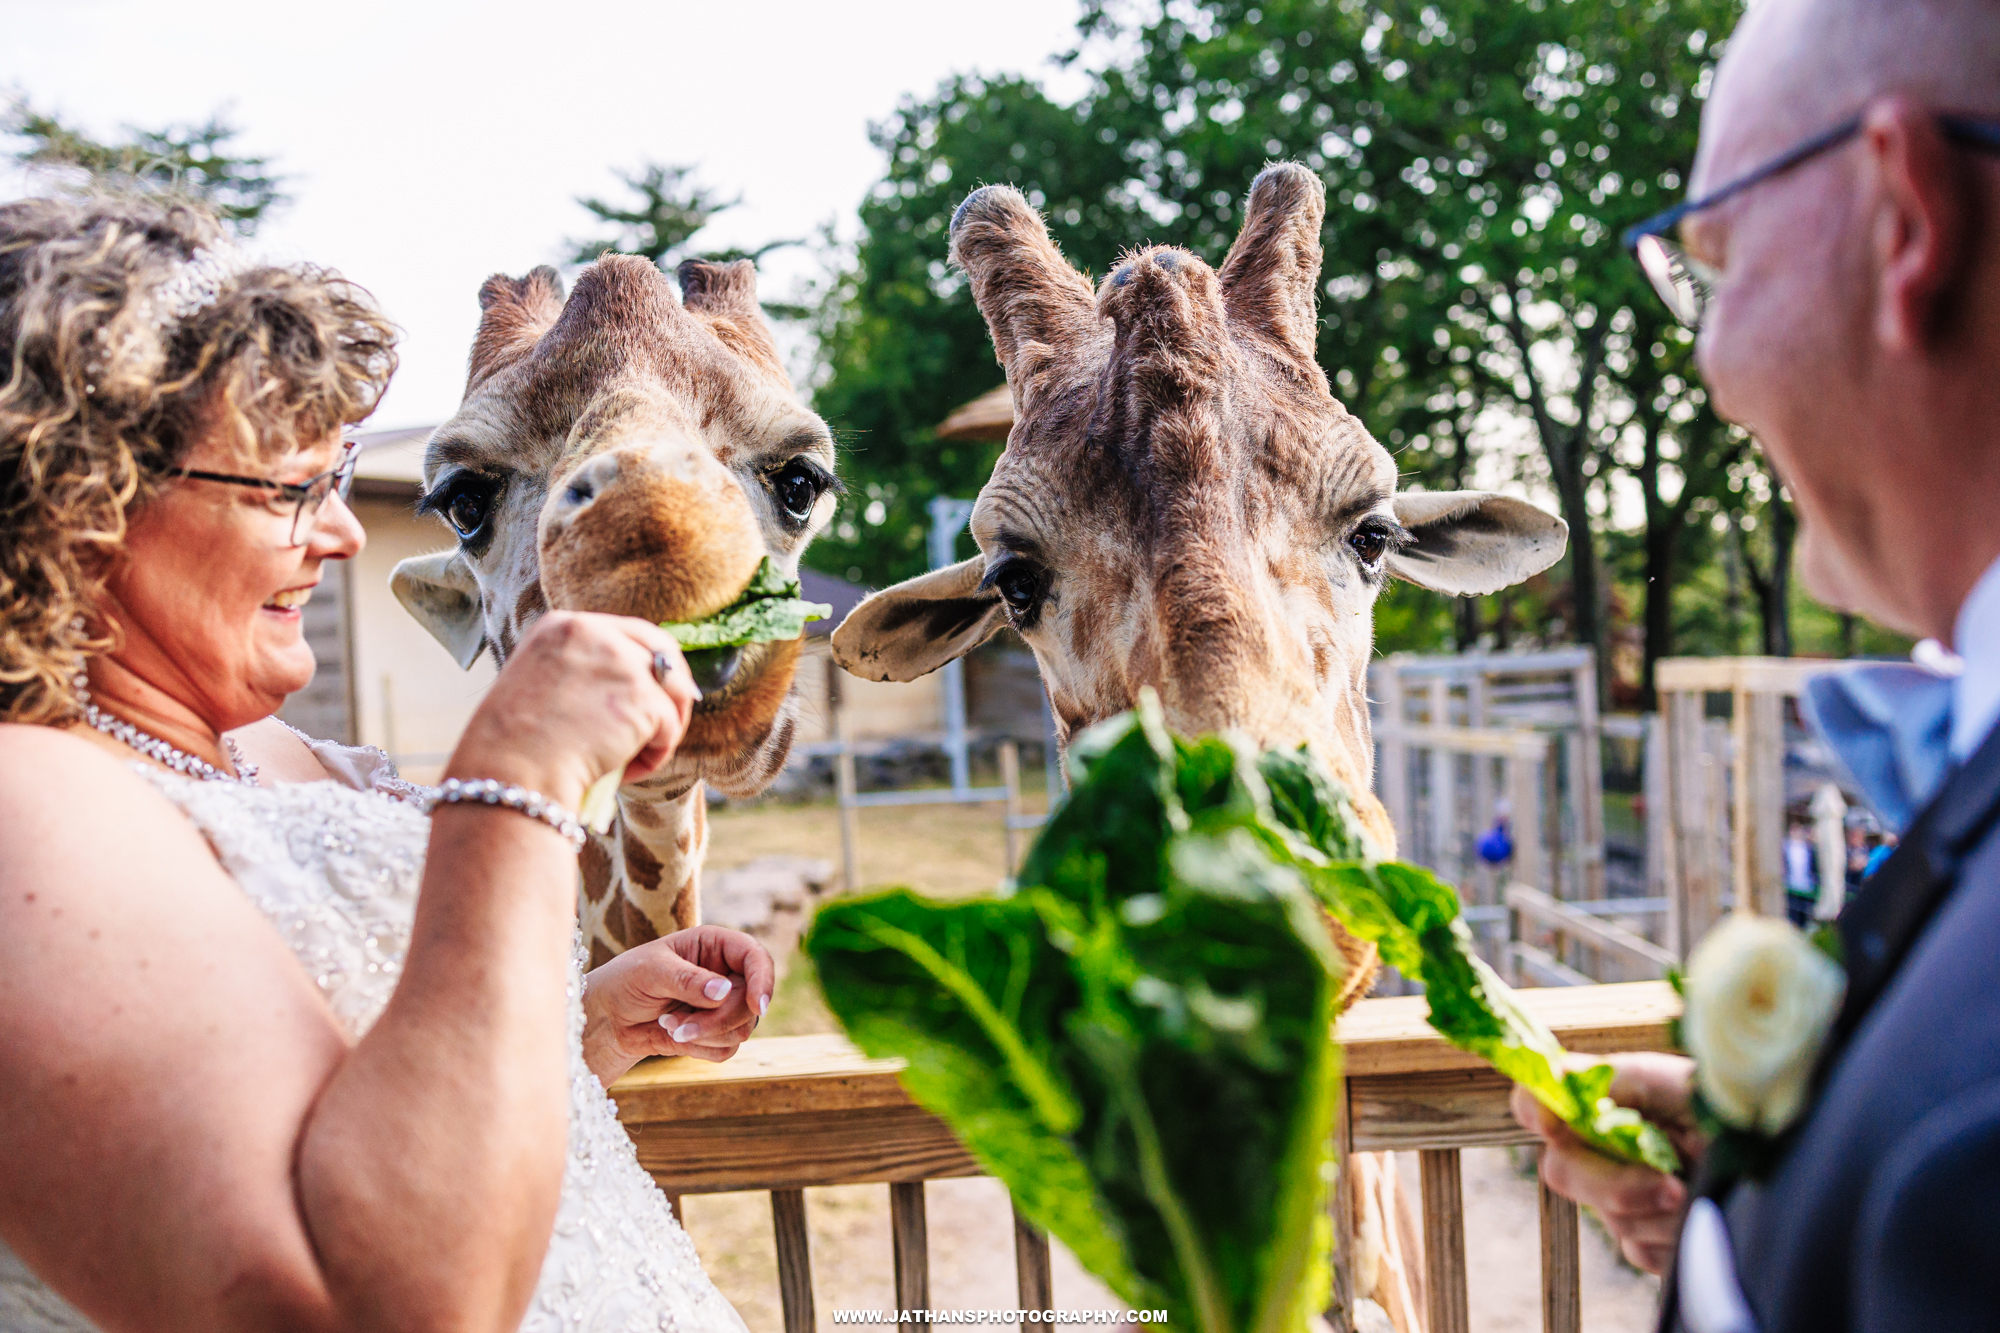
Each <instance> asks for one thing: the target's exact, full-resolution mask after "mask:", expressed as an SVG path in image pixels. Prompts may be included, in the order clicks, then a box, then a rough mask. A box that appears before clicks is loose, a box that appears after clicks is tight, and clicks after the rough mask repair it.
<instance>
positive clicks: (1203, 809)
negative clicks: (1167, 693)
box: [806, 711, 1339, 1333]
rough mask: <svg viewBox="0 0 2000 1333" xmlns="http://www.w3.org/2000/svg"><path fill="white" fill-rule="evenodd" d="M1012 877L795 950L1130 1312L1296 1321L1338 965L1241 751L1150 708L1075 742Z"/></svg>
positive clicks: (816, 934)
mask: <svg viewBox="0 0 2000 1333" xmlns="http://www.w3.org/2000/svg"><path fill="white" fill-rule="evenodd" d="M1072 757H1073V760H1074V762H1075V763H1076V764H1077V765H1078V769H1079V775H1078V780H1077V782H1076V785H1075V787H1074V789H1073V791H1072V794H1071V797H1070V799H1069V801H1068V802H1067V803H1066V804H1065V805H1064V806H1063V807H1062V808H1061V809H1060V810H1059V811H1058V812H1057V813H1056V816H1055V818H1054V819H1052V820H1051V822H1050V824H1049V826H1048V827H1047V829H1045V831H1044V834H1043V836H1042V837H1041V838H1040V839H1039V840H1038V842H1037V845H1036V847H1035V849H1034V852H1033V854H1032V855H1031V857H1030V859H1029V862H1028V864H1027V866H1025V867H1024V869H1023V872H1022V875H1021V876H1020V884H1021V886H1022V887H1020V888H1019V889H1018V890H1016V891H1014V892H1013V893H1012V894H1010V895H1007V896H1002V897H983V898H974V899H970V900H958V901H953V902H932V901H929V900H926V899H923V898H921V897H918V896H917V895H915V894H913V893H910V892H909V891H907V890H892V891H889V892H885V893H878V894H873V895H869V896H866V897H860V898H849V899H841V900H837V901H835V902H833V903H830V904H828V905H826V906H824V907H822V908H821V909H820V910H819V913H818V915H817V917H816V919H815V921H814V924H813V928H812V931H811V933H810V934H809V936H808V937H807V941H806V952H807V954H808V955H809V956H810V957H811V959H812V960H813V962H814V965H815V967H816V968H817V970H818V974H819V980H820V986H821V989H822V990H823V992H824V993H825V995H826V997H827V1002H828V1004H829V1006H830V1007H831V1008H832V1009H833V1011H834V1013H835V1014H836V1015H837V1016H838V1017H839V1018H840V1020H841V1022H842V1024H843V1025H844V1026H845V1027H846V1029H847V1031H848V1034H849V1035H850V1036H851V1037H852V1038H853V1040H854V1041H855V1043H856V1044H857V1045H858V1046H860V1047H861V1048H862V1049H863V1050H865V1051H867V1052H869V1053H870V1054H872V1055H878V1056H900V1057H902V1058H903V1059H905V1060H906V1061H908V1069H907V1071H906V1072H905V1074H904V1075H903V1078H904V1082H905V1085H906V1086H907V1087H908V1088H909V1090H910V1093H911V1095H912V1096H913V1097H915V1098H916V1100H917V1101H918V1102H919V1103H921V1104H922V1105H924V1106H926V1107H928V1108H930V1109H931V1110H933V1111H935V1112H937V1113H938V1114H939V1115H941V1116H943V1117H944V1118H945V1119H947V1120H948V1121H950V1122H951V1124H952V1125H953V1127H954V1128H955V1129H956V1130H957V1132H958V1133H959V1135H960V1137H961V1138H962V1139H963V1140H964V1142H965V1144H966V1146H967V1147H968V1148H969V1149H970V1150H971V1151H972V1153H973V1154H974V1155H975V1156H976V1157H977V1158H978V1159H979V1160H980V1162H981V1163H982V1164H983V1165H984V1166H985V1167H986V1169H988V1170H989V1171H991V1172H992V1173H993V1174H994V1175H996V1176H998V1177H999V1178H1000V1179H1001V1180H1003V1181H1005V1182H1006V1184H1007V1185H1008V1187H1009V1189H1010V1190H1012V1191H1013V1194H1014V1197H1015V1199H1016V1200H1017V1201H1018V1203H1019V1205H1020V1207H1021V1210H1022V1212H1023V1213H1024V1214H1025V1215H1026V1216H1027V1217H1028V1218H1029V1219H1030V1220H1032V1221H1034V1222H1035V1223H1036V1224H1037V1225H1039V1226H1042V1227H1044V1228H1046V1229H1047V1230H1048V1231H1049V1232H1050V1233H1051V1234H1052V1235H1054V1236H1056V1237H1057V1238H1058V1239H1060V1240H1061V1241H1062V1242H1063V1243H1064V1244H1065V1245H1068V1246H1069V1247H1070V1249H1071V1250H1072V1251H1073V1252H1074V1253H1075V1254H1076V1255H1077V1257H1078V1259H1079V1260H1080V1261H1081V1262H1082V1263H1083V1264H1084V1265H1085V1267H1087V1268H1089V1269H1090V1270H1091V1271H1092V1272H1094V1273H1096V1274H1097V1275H1098V1276H1099V1277H1101V1278H1102V1279H1104V1281H1105V1282H1106V1284H1107V1285H1109V1286H1110V1287H1111V1288H1112V1289H1113V1290H1114V1291H1116V1292H1117V1293H1118V1294H1119V1295H1120V1297H1122V1298H1123V1299H1124V1300H1126V1301H1127V1302H1129V1303H1131V1304H1132V1305H1133V1306H1135V1307H1140V1308H1166V1309H1167V1310H1169V1311H1170V1312H1171V1314H1170V1320H1171V1322H1174V1323H1176V1324H1178V1325H1180V1326H1182V1327H1187V1328H1192V1329H1197V1330H1201V1331H1202V1333H1303V1330H1304V1329H1305V1328H1306V1327H1307V1323H1308V1320H1309V1318H1310V1316H1311V1315H1312V1314H1313V1313H1315V1312H1316V1311H1318V1310H1319V1309H1320V1308H1322V1307H1323V1305H1324V1303H1325V1299H1326V1283H1327V1279H1328V1266H1327V1256H1328V1253H1329V1249H1330V1245H1331V1234H1330V1227H1329V1225H1328V1221H1327V1216H1326V1207H1327V1195H1328V1185H1329V1179H1330V1164H1329V1160H1328V1153H1329V1148H1330V1132H1331V1127H1332V1123H1333V1113H1334V1106H1335V1102H1334V1098H1335V1095H1336V1094H1335V1089H1336V1086H1337V1060H1338V1047H1337V1046H1335V1045H1334V1043H1333V1041H1332V1023H1333V1001H1334V997H1335V995H1336V994H1337V993H1338V969H1339V961H1338V957H1337V955H1336V954H1335V952H1334V951H1333V949H1332V945H1331V941H1330V940H1329V939H1328V937H1327V934H1326V930H1325V927H1324V924H1323V923H1322V921H1321V919H1320V916H1319V911H1318V908H1317V905H1316V903H1315V901H1314V899H1313V897H1312V896H1311V894H1310V893H1309V892H1308V891H1307V889H1306V887H1305V884H1304V881H1303V879H1302V878H1301V876H1300V875H1299V873H1298V872H1297V871H1296V870H1294V869H1293V868H1291V867H1290V866H1288V865H1286V864H1283V863H1282V862H1281V861H1280V860H1279V859H1277V858H1276V857H1274V856H1273V855H1272V852H1271V841H1272V834H1271V833H1270V831H1269V830H1266V829H1261V828H1259V827H1258V820H1259V818H1260V813H1259V812H1260V810H1261V809H1263V808H1264V807H1263V804H1262V791H1263V783H1262V780H1261V778H1259V776H1258V774H1257V771H1256V766H1255V762H1254V759H1253V758H1251V757H1248V756H1243V755H1239V754H1238V753H1237V752H1236V751H1234V750H1233V749H1232V748H1231V747H1229V746H1228V745H1227V744H1225V743H1223V742H1220V741H1212V740H1207V741H1200V742H1195V743H1192V744H1183V743H1179V742H1175V741H1172V740H1171V739H1169V738H1168V737H1167V736H1166V734H1165V731H1164V729H1163V728H1161V727H1160V725H1159V720H1158V716H1157V712H1156V711H1154V712H1151V713H1148V714H1147V715H1146V716H1144V717H1143V718H1128V719H1126V720H1125V721H1124V722H1123V723H1122V724H1121V725H1119V726H1116V727H1109V728H1107V729H1100V730H1098V731H1094V732H1092V733H1089V734H1087V735H1086V736H1085V737H1081V738H1079V741H1078V744H1077V746H1076V747H1075V748H1074V749H1073V751H1072Z"/></svg>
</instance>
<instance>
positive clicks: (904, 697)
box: [798, 637, 944, 745]
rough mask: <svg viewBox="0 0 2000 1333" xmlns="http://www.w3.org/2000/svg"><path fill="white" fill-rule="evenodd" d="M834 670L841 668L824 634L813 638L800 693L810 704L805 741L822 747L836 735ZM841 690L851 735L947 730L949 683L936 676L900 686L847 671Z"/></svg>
mask: <svg viewBox="0 0 2000 1333" xmlns="http://www.w3.org/2000/svg"><path fill="white" fill-rule="evenodd" d="M829 669H831V670H834V671H839V670H840V668H839V667H834V666H832V665H831V664H830V663H829V662H828V660H827V656H826V640H825V638H823V637H822V638H817V639H813V640H812V641H811V642H810V643H809V644H808V645H807V648H806V654H805V656H804V658H802V659H801V660H800V662H799V675H798V691H799V695H800V698H801V700H802V702H803V703H804V704H805V707H804V708H803V709H802V710H801V711H800V716H799V735H798V743H799V744H800V745H817V744H820V743H821V742H824V741H830V740H832V739H833V719H832V717H831V715H830V714H829V713H828V711H827V704H826V673H827V671H828V670H829ZM840 688H841V691H842V695H841V697H842V698H843V699H844V700H845V702H846V706H847V709H848V715H847V727H848V735H850V736H851V737H852V738H853V739H855V740H857V741H874V740H888V739H890V738H891V737H895V736H924V735H931V736H935V735H938V734H939V733H941V732H943V730H944V686H943V682H942V681H941V680H940V678H939V677H938V676H937V675H935V674H932V675H929V676H919V677H918V678H917V679H915V680H913V681H911V682H910V683H909V684H907V685H898V684H896V683H895V682H893V681H878V680H862V679H861V678H860V677H858V676H850V675H847V674H846V673H845V672H843V673H842V674H841V678H840Z"/></svg>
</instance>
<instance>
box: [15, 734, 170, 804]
mask: <svg viewBox="0 0 2000 1333" xmlns="http://www.w3.org/2000/svg"><path fill="white" fill-rule="evenodd" d="M131 762H132V761H129V760H121V759H120V758H119V757H118V756H117V755H116V754H113V753H111V752H110V751H108V750H106V749H105V748H104V747H103V746H101V745H99V744H97V743H96V742H95V741H93V740H91V739H90V738H89V737H88V736H85V735H80V734H79V733H77V732H74V731H65V730H63V729H62V728H60V727H40V726H27V725H24V724H22V723H18V722H6V723H0V799H5V800H7V801H10V802H11V801H14V800H17V799H18V800H22V801H28V802H37V801H49V800H71V799H75V798H76V797H77V796H79V795H81V794H83V793H82V792H81V791H79V790H78V788H79V785H83V786H86V787H87V786H89V785H93V784H94V785H98V786H101V787H103V788H104V789H106V792H107V794H117V795H127V794H146V795H151V796H152V797H153V799H154V800H157V801H159V802H160V804H161V805H162V806H165V804H166V801H165V798H163V797H161V796H160V795H159V794H158V793H157V792H155V791H153V789H152V788H151V787H150V786H148V785H147V783H146V782H145V781H144V780H143V779H141V778H140V777H139V775H138V774H137V773H134V772H133V771H132V767H131Z"/></svg>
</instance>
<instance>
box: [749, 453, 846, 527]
mask: <svg viewBox="0 0 2000 1333" xmlns="http://www.w3.org/2000/svg"><path fill="white" fill-rule="evenodd" d="M764 480H765V484H766V485H767V486H769V487H770V488H771V498H772V499H774V500H776V501H777V502H778V509H779V511H780V512H781V513H782V514H783V515H784V517H785V522H786V523H787V524H789V525H790V526H792V527H793V528H799V527H803V526H804V525H805V523H806V520H808V519H810V518H811V517H812V511H813V506H814V505H816V504H818V503H819V497H820V496H822V495H824V494H826V493H827V492H828V491H830V490H837V489H839V485H840V484H839V483H838V482H837V481H835V480H834V478H833V476H832V474H831V473H829V472H828V471H827V470H826V469H825V468H823V467H821V466H820V465H819V464H817V463H815V462H813V461H812V460H811V459H810V458H794V459H793V460H792V461H791V462H789V463H786V464H785V465H784V466H783V467H781V468H778V469H777V470H776V471H774V472H771V473H769V474H768V475H767V476H766V477H765V479H764Z"/></svg>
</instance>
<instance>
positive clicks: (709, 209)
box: [569, 162, 799, 269]
mask: <svg viewBox="0 0 2000 1333" xmlns="http://www.w3.org/2000/svg"><path fill="white" fill-rule="evenodd" d="M612 174H613V175H614V176H616V177H617V178H618V180H619V183H620V184H622V185H623V186H624V187H625V189H626V191H627V193H628V194H629V195H630V196H631V198H630V199H629V200H628V201H627V202H625V203H623V204H619V203H612V202H609V201H607V200H604V199H600V198H598V197H596V196H594V195H592V196H589V197H586V198H580V199H578V200H577V202H578V203H579V204H581V205H583V207H584V209H585V210H586V211H587V212H589V213H590V215H591V216H592V217H594V218H596V219H597V220H598V221H599V222H600V223H602V224H604V226H605V228H606V229H608V234H600V235H599V236H598V237H596V238H595V239H592V240H581V241H571V242H570V243H569V245H570V262H571V263H573V264H588V263H590V262H591V261H592V260H594V259H596V258H597V257H598V256H599V255H602V254H607V253H613V252H615V253H617V254H621V255H643V256H644V257H645V258H647V259H650V260H652V261H653V262H654V263H655V264H657V265H659V266H660V267H661V268H663V269H671V268H673V267H674V266H675V265H676V264H678V263H679V262H680V261H681V260H683V259H711V260H715V261H717V262H719V263H728V262H730V261H732V260H737V259H762V258H763V257H764V256H765V255H767V254H769V253H771V251H773V250H780V249H783V248H784V247H786V246H788V245H798V244H799V242H798V241H796V240H789V241H768V242H766V243H765V244H763V245H760V246H758V247H757V248H756V249H754V250H739V249H733V248H730V249H722V250H705V251H704V250H696V249H694V248H693V246H692V245H691V244H690V243H691V242H692V241H693V240H694V238H695V236H696V234H698V233H699V232H700V231H701V230H702V229H703V228H705V227H707V226H708V224H709V223H710V222H713V221H714V220H715V218H716V217H717V216H718V215H719V214H722V213H726V212H728V211H729V210H730V209H732V208H734V207H736V206H737V205H738V204H740V203H742V202H743V197H742V196H741V195H738V196H736V197H735V198H733V199H724V198H723V197H722V196H721V195H720V194H719V193H718V192H717V191H715V190H714V189H712V188H711V187H709V186H707V185H703V184H702V183H701V182H700V181H699V180H698V179H696V177H695V168H694V167H692V166H671V165H666V164H663V163H659V162H648V163H646V164H645V165H643V166H641V167H640V168H639V170H638V171H637V172H629V171H613V172H612Z"/></svg>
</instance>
